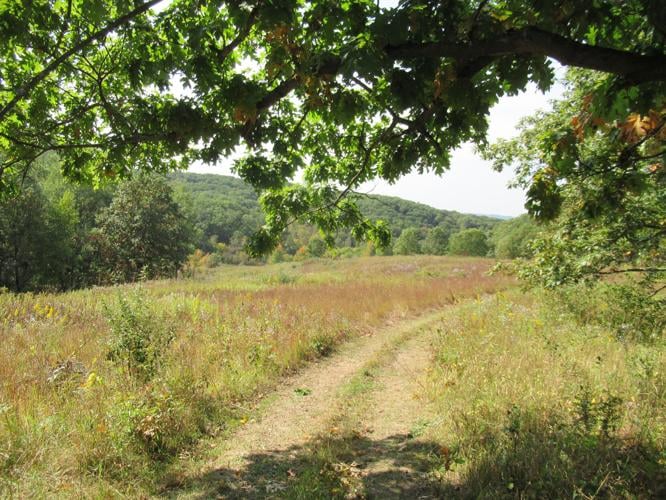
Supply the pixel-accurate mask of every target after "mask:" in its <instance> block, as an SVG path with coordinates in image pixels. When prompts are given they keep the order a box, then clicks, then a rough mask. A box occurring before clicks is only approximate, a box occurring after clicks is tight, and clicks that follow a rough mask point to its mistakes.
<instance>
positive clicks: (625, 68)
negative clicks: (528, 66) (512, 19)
mask: <svg viewBox="0 0 666 500" xmlns="http://www.w3.org/2000/svg"><path fill="white" fill-rule="evenodd" d="M384 51H385V52H386V54H387V55H388V56H389V57H391V58H392V59H395V60H407V59H415V58H443V57H449V58H453V59H456V60H458V61H473V60H476V59H479V58H482V57H483V58H487V57H491V58H494V57H501V56H508V55H527V56H530V55H531V56H546V57H552V58H553V59H556V60H557V61H559V62H560V63H562V64H564V65H566V66H577V67H581V68H587V69H593V70H597V71H602V72H605V73H612V74H615V75H619V76H622V77H625V78H626V79H627V80H628V81H630V82H631V83H642V82H648V81H664V80H666V55H655V56H647V55H643V54H638V53H635V52H627V51H624V50H617V49H612V48H607V47H599V46H595V45H588V44H585V43H581V42H578V41H575V40H571V39H568V38H565V37H563V36H561V35H558V34H556V33H550V32H548V31H544V30H542V29H540V28H536V27H528V28H525V29H522V30H515V31H509V32H507V33H505V34H503V35H501V36H499V37H497V38H495V39H492V40H484V41H479V42H471V43H451V42H431V43H405V44H401V45H387V46H386V47H384Z"/></svg>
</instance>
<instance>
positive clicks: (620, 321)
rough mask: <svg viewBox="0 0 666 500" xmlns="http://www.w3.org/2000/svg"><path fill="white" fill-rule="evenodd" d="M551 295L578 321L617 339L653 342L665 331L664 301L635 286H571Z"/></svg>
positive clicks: (612, 284)
mask: <svg viewBox="0 0 666 500" xmlns="http://www.w3.org/2000/svg"><path fill="white" fill-rule="evenodd" d="M553 293H555V294H556V295H557V299H558V302H560V303H562V304H563V305H564V307H565V308H566V309H567V310H568V311H569V312H570V313H572V314H573V315H574V316H575V317H576V319H577V320H578V321H579V322H581V323H593V324H598V325H601V326H605V327H607V328H609V329H612V330H613V331H614V332H615V334H616V335H617V337H618V338H620V339H627V340H635V341H639V342H648V343H649V342H654V341H656V340H658V339H660V338H662V337H663V333H664V330H665V329H666V313H665V312H664V311H666V304H664V300H663V299H658V298H656V297H653V296H652V292H651V290H649V289H646V288H645V287H642V286H640V285H639V284H637V283H622V284H617V283H601V284H596V285H589V284H588V285H571V286H568V287H564V288H562V289H560V290H558V291H557V292H553Z"/></svg>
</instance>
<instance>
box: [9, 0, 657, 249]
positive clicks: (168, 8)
mask: <svg viewBox="0 0 666 500" xmlns="http://www.w3.org/2000/svg"><path fill="white" fill-rule="evenodd" d="M158 3H159V1H158V0H147V1H146V2H144V3H138V2H128V1H126V0H97V1H94V2H89V1H82V0H76V1H72V2H64V1H54V2H23V1H19V0H5V1H3V2H2V3H1V4H0V41H1V42H2V43H0V47H1V48H0V67H2V74H1V75H0V150H2V151H3V158H2V160H0V172H2V174H1V175H0V191H1V192H2V193H5V194H6V193H9V192H11V191H13V190H15V189H16V187H17V186H18V185H19V183H20V179H21V178H22V177H23V174H24V173H25V171H26V169H29V168H30V166H31V165H32V164H33V162H34V161H35V159H36V158H38V157H39V156H41V155H42V154H44V152H45V151H51V150H57V151H58V153H59V154H60V155H61V158H62V161H63V170H64V172H65V173H66V175H67V176H68V177H69V178H70V179H73V180H77V181H89V182H92V183H96V184H101V183H102V182H103V181H104V180H105V179H108V178H123V177H128V176H130V175H131V173H132V171H133V170H134V169H135V168H138V169H140V170H144V171H154V172H165V171H167V170H174V169H176V168H179V167H180V168H182V167H185V166H187V165H189V164H191V162H193V161H196V160H200V161H204V162H207V163H215V162H216V161H218V160H219V159H220V158H223V157H229V156H230V155H231V154H232V153H233V152H238V153H239V158H238V159H237V161H236V165H235V170H236V172H238V174H239V175H241V176H242V177H243V178H244V179H245V180H247V181H248V182H249V183H250V184H251V185H252V186H254V187H255V188H256V189H258V190H260V191H261V193H262V196H261V199H262V205H263V208H264V209H265V211H266V215H267V217H266V221H265V224H264V226H263V227H262V229H261V230H260V231H259V232H258V233H257V235H256V237H255V238H252V239H251V240H250V243H251V248H253V249H254V252H255V253H256V252H260V251H268V250H271V249H273V248H275V247H276V246H277V245H278V244H279V243H280V238H281V236H282V232H283V230H284V229H285V228H287V227H288V226H289V224H290V222H289V221H291V220H292V219H294V218H299V219H301V220H302V221H303V222H305V223H308V224H313V225H317V226H319V228H320V229H321V230H322V231H324V232H325V233H326V234H327V235H330V236H333V235H334V234H335V233H336V232H337V231H338V230H340V229H341V228H343V227H348V228H351V229H352V230H353V231H354V237H355V238H357V239H358V238H359V237H361V236H363V237H365V238H369V239H372V240H373V241H374V242H375V243H377V244H380V243H381V244H385V243H387V240H388V238H387V233H386V231H385V228H384V227H383V226H382V225H381V224H377V221H376V220H371V219H370V218H368V217H365V216H364V215H363V213H362V212H360V211H359V210H357V207H356V206H355V205H354V203H350V202H347V201H345V200H343V199H341V198H339V196H340V193H339V191H338V186H344V187H345V191H344V192H345V193H349V192H352V191H353V190H354V189H356V188H357V187H359V186H360V185H362V184H363V183H364V182H367V181H369V180H372V179H374V178H381V179H384V180H387V181H389V182H395V181H396V180H398V179H399V178H401V177H402V176H404V175H406V174H408V173H409V172H426V171H432V172H435V173H442V172H444V171H445V170H446V169H448V168H449V164H450V153H451V151H453V150H454V149H455V148H456V147H458V146H460V145H461V144H463V143H465V142H474V143H476V144H479V145H483V143H484V142H485V140H486V132H487V128H488V123H487V119H486V118H487V115H488V113H489V111H490V108H491V107H492V106H493V105H494V104H495V103H496V102H497V100H498V99H499V98H501V97H502V96H505V95H515V94H517V93H518V92H520V91H522V90H524V89H525V88H526V86H527V85H528V83H530V82H532V83H534V84H536V86H537V87H538V88H539V89H541V90H546V89H548V88H549V87H550V86H551V85H552V83H553V80H554V71H553V67H552V64H551V62H550V60H549V57H552V58H555V59H557V60H559V61H560V62H561V63H562V64H565V65H571V66H582V67H585V68H588V69H594V70H598V71H600V72H603V74H602V76H601V77H600V78H599V81H598V83H597V84H596V85H595V86H594V87H593V88H591V89H590V94H591V96H592V99H591V102H593V106H594V110H595V111H596V112H598V113H596V114H598V115H599V116H601V117H603V119H605V120H606V121H612V120H615V119H618V118H620V119H624V118H626V116H621V115H622V114H624V115H626V113H627V110H630V111H635V112H640V113H645V112H647V110H649V109H650V108H652V109H654V110H655V111H657V112H660V111H659V110H661V109H662V107H663V96H664V86H663V82H664V80H665V79H666V77H665V76H664V73H663V67H665V66H666V64H665V63H666V56H665V55H664V32H663V28H662V26H663V20H664V17H665V14H664V9H665V8H664V6H663V3H662V2H657V1H653V0H650V1H648V0H628V1H624V2H616V1H614V0H599V1H596V2H593V3H592V4H590V2H587V1H584V0H571V1H567V2H527V1H524V0H522V1H521V0H501V1H495V2H471V1H468V0H452V1H448V2H425V1H418V2H417V1H410V2H399V3H398V4H397V5H395V6H392V7H383V6H382V3H380V2H373V1H369V0H350V1H345V2H331V1H329V0H309V1H296V0H281V1H279V2H217V3H213V4H202V3H201V2H200V1H199V0H181V1H178V2H170V3H168V4H162V5H161V7H163V8H162V9H161V10H160V11H159V12H153V11H150V8H151V7H154V6H156V5H157V4H158ZM63 20H66V22H63ZM248 68H250V69H248ZM176 83H177V84H181V85H182V86H183V87H185V88H187V89H188V92H185V93H183V92H176V91H175V89H176V88H177V85H175V84H176ZM63 89H66V91H63ZM604 133H605V132H604ZM565 143H566V141H564V142H563V143H562V144H565ZM553 144H554V143H553V142H552V141H551V145H553ZM543 151H544V153H545V154H546V155H551V152H552V151H553V150H552V149H551V150H548V149H543ZM553 155H554V157H555V159H556V160H557V159H558V158H559V159H561V158H564V157H565V156H566V153H563V152H562V151H561V150H558V148H555V153H553ZM128 159H131V163H128ZM549 163H550V162H549ZM558 163H559V162H558V161H555V162H554V163H553V164H552V165H550V166H551V167H552V168H555V169H558V168H560V167H559V166H558ZM299 169H302V171H303V174H304V175H303V179H304V181H303V185H302V186H301V187H299V188H295V187H294V186H293V185H290V184H289V181H290V180H292V179H293V176H294V174H295V172H297V171H298V170H299ZM595 175H598V173H597V174H595ZM600 177H601V178H603V177H604V176H603V175H602V176H600ZM560 178H561V177H560V175H559V173H558V174H555V175H550V173H548V172H545V171H544V172H541V173H539V175H535V176H534V177H533V182H531V183H530V188H529V189H528V193H529V196H530V202H529V206H530V209H531V211H532V212H534V213H538V214H543V215H548V216H552V215H555V214H556V213H558V211H559V205H560V201H561V196H560V190H559V187H560V186H561V184H560V183H558V179H560ZM624 181H628V183H627V184H626V185H623V186H621V187H622V190H623V191H626V190H627V189H630V188H629V184H631V183H632V182H633V181H632V180H629V179H624ZM624 181H623V182H624ZM590 199H592V200H599V199H600V198H599V197H598V196H594V195H591V197H590Z"/></svg>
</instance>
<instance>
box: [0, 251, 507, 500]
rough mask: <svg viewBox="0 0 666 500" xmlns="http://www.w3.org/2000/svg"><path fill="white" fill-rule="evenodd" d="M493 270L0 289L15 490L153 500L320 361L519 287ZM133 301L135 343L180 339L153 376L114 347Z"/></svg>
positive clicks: (2, 394) (345, 267)
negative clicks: (194, 455)
mask: <svg viewBox="0 0 666 500" xmlns="http://www.w3.org/2000/svg"><path fill="white" fill-rule="evenodd" d="M489 266H490V262H489V261H487V260H484V259H451V258H435V257H420V258H408V257H393V258H364V259H352V260H345V261H328V260H321V261H311V262H304V263H288V264H277V265H272V266H265V267H232V266H224V267H222V268H219V269H214V270H212V271H211V273H210V274H207V275H204V276H199V277H197V278H196V279H188V280H163V281H155V282H148V283H144V284H142V285H132V286H130V285H128V286H120V287H105V288H97V289H92V290H87V291H77V292H72V293H66V294H58V295H54V294H38V295H33V294H25V295H12V294H4V295H0V335H1V337H2V344H1V345H0V384H1V385H0V494H3V492H4V494H10V495H14V496H27V495H37V496H51V495H66V496H69V495H101V496H113V495H120V494H124V495H127V494H129V495H134V494H142V493H144V492H146V491H150V489H151V487H152V486H153V485H154V484H155V481H157V480H158V479H159V477H160V476H161V474H162V473H163V471H164V470H165V468H166V466H165V464H167V463H169V462H171V461H173V459H174V458H175V457H177V456H178V455H179V454H180V453H183V452H185V451H187V450H188V449H189V448H190V447H191V446H192V445H193V444H194V443H195V441H197V440H198V439H200V438H202V437H204V436H207V435H215V434H217V433H220V432H225V429H228V428H229V427H231V426H233V425H234V422H236V421H238V420H240V419H242V418H243V412H244V411H245V410H242V409H239V408H243V407H244V406H243V404H242V403H243V402H246V401H248V400H250V399H252V398H254V397H256V395H257V394H258V393H260V392H265V391H266V390H268V389H269V388H270V387H271V386H272V385H273V384H275V382H276V380H277V379H278V378H279V377H280V376H282V375H284V374H286V373H289V372H292V371H294V370H296V369H298V368H299V367H300V366H301V365H302V364H303V363H304V362H306V361H307V360H309V359H313V358H316V357H317V356H320V355H325V354H327V353H329V352H330V351H331V350H332V349H334V348H335V345H336V344H338V343H340V342H342V341H344V340H345V339H348V338H350V337H353V336H356V335H359V334H360V333H367V332H370V331H372V330H373V329H375V328H377V327H380V326H382V325H383V324H386V323H387V322H391V321H396V320H400V319H402V318H405V317H410V316H414V315H417V314H420V313H423V312H426V311H428V310H432V309H435V308H438V307H441V306H443V305H446V304H450V303H452V302H454V301H456V300H457V299H458V298H461V297H470V296H472V297H473V296H476V295H479V294H484V293H487V292H492V291H495V290H497V289H499V288H502V287H505V286H506V285H507V284H508V283H509V281H508V280H507V279H506V278H503V277H499V276H488V275H487V274H486V271H487V269H488V267H489ZM137 289H138V290H139V291H138V292H137ZM137 293H138V296H137V297H138V298H137V297H135V295H136V294H137ZM119 297H125V298H126V299H127V301H128V303H129V306H128V307H129V308H130V310H133V311H134V313H136V314H135V315H136V318H137V319H136V321H135V323H136V324H134V323H132V322H131V321H130V322H129V323H127V324H128V325H129V326H127V325H125V326H122V325H120V326H119V327H118V328H121V329H122V328H125V327H127V329H128V331H126V332H125V333H122V335H125V337H122V338H124V339H125V340H124V341H123V342H125V344H127V346H129V347H128V349H130V350H131V349H135V350H136V349H138V348H137V346H136V345H135V344H132V342H133V341H134V340H133V339H134V336H141V335H144V333H145V331H144V330H142V326H141V325H142V324H143V323H146V322H149V323H150V324H151V325H152V326H151V327H150V328H152V329H158V330H159V329H164V330H169V331H170V332H171V331H172V332H173V338H172V339H171V336H169V340H170V342H169V343H168V344H166V343H164V345H163V346H162V347H160V349H161V350H163V351H164V352H160V353H159V356H157V357H155V359H156V360H157V361H155V362H154V363H155V365H154V368H151V370H150V374H148V372H139V371H137V370H136V369H132V368H131V367H129V365H128V364H127V362H126V359H125V358H122V356H120V358H119V357H118V356H116V357H115V358H114V359H115V361H114V360H112V359H109V356H108V354H109V352H110V340H111V337H112V335H121V333H118V332H116V333H112V330H111V326H110V324H109V318H112V317H114V314H115V313H117V312H118V308H119V307H120V306H119V304H120V303H121V302H120V301H119ZM132 308H133V309H132ZM134 313H131V314H134ZM123 314H126V315H127V314H128V313H123ZM131 314H130V315H131ZM133 321H134V320H133ZM132 325H134V326H132ZM137 325H138V326H137ZM151 331H152V330H151ZM141 332H144V333H141ZM146 335H148V334H146ZM128 339H129V340H128ZM128 342H129V343H128ZM125 344H123V345H125ZM147 345H148V347H147V349H149V350H150V349H155V348H156V347H155V346H153V345H152V344H150V342H148V344H147ZM160 345H162V344H160ZM132 346H134V347H132ZM122 352H125V351H122ZM123 359H125V361H123ZM133 359H134V358H133ZM136 359H139V358H136ZM151 359H152V358H151ZM137 362H140V361H137ZM151 366H152V365H151ZM139 373H141V375H138V374H139Z"/></svg>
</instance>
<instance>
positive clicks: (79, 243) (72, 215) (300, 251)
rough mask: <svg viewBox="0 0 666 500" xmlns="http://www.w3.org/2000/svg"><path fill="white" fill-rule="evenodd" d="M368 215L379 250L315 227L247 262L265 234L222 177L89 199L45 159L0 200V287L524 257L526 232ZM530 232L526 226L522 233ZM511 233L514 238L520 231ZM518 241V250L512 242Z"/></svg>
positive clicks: (373, 207)
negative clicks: (211, 271)
mask: <svg viewBox="0 0 666 500" xmlns="http://www.w3.org/2000/svg"><path fill="white" fill-rule="evenodd" d="M357 198H358V199H357V202H358V205H359V207H360V209H361V212H362V214H363V215H364V216H366V217H368V218H369V219H370V220H372V221H377V220H381V221H385V222H386V224H387V225H388V227H389V228H390V230H391V232H392V234H393V240H392V242H391V244H390V245H388V247H386V248H381V249H379V248H375V247H374V245H373V244H372V243H367V242H365V241H361V240H358V239H356V238H354V237H352V234H351V232H350V231H338V233H337V234H336V235H335V237H334V238H333V239H331V240H329V241H325V240H324V238H323V237H322V235H321V234H320V233H319V231H318V230H317V229H316V228H315V227H314V226H312V225H306V224H301V223H295V224H292V225H291V226H290V227H289V229H288V230H287V231H286V232H285V234H284V236H283V238H282V242H281V244H280V246H279V247H278V248H277V249H276V250H275V251H274V252H273V253H272V254H271V255H268V256H266V257H263V258H254V259H251V258H250V257H249V256H248V254H247V253H246V243H247V241H248V238H249V237H250V236H251V235H252V234H254V233H256V231H257V230H258V229H259V228H260V227H261V225H262V224H263V220H264V219H263V214H262V212H261V209H260V207H259V202H258V197H257V193H256V191H255V190H254V189H253V188H252V187H251V186H250V185H249V184H246V183H245V182H244V181H242V180H240V179H238V178H235V177H230V176H221V175H202V174H194V173H175V174H172V175H170V176H169V177H168V178H167V179H166V180H165V179H164V178H163V177H160V176H158V175H143V174H137V175H136V176H134V177H133V178H131V179H127V180H123V181H121V182H108V183H106V184H103V185H101V186H99V187H98V189H92V188H91V187H90V186H84V185H76V184H72V183H70V182H69V181H67V180H65V179H64V178H63V177H62V175H61V173H60V163H59V160H58V157H57V156H55V155H50V156H48V157H46V158H45V159H44V160H43V161H42V162H40V164H39V165H38V166H37V167H36V168H35V169H34V170H33V171H32V173H31V174H30V175H29V176H26V178H25V181H24V183H23V186H22V187H21V189H20V190H19V191H18V192H17V193H15V194H14V195H12V196H9V197H7V198H5V199H4V200H2V201H0V208H1V209H2V212H1V213H0V236H1V238H0V287H5V288H8V289H10V290H13V291H29V290H45V289H50V290H68V289H73V288H82V287H87V286H91V285H99V284H108V283H121V282H127V281H136V280H138V279H144V278H151V277H152V278H155V277H161V276H175V275H176V274H177V273H178V272H179V271H183V272H185V273H186V274H190V275H191V274H194V273H196V272H197V271H198V270H200V269H202V268H208V267H212V266H215V265H217V264H220V263H228V264H241V263H255V264H258V263H262V262H265V261H267V260H268V261H272V262H278V261H283V260H291V259H302V258H308V257H323V256H325V255H326V256H330V257H338V256H350V255H375V254H382V255H390V254H393V253H395V254H401V255H411V254H430V255H443V254H446V253H452V254H457V255H476V256H485V255H493V252H494V246H495V244H496V243H497V244H498V245H499V247H498V248H500V253H499V256H501V257H502V258H512V257H519V256H520V257H522V256H525V255H526V254H527V253H528V252H529V248H528V247H526V246H525V241H526V240H527V238H528V237H531V236H532V235H533V233H534V232H535V230H536V229H535V226H534V223H533V222H531V220H529V219H526V218H524V219H521V221H522V222H520V223H512V222H511V221H508V222H507V221H500V220H499V219H494V218H491V217H483V216H477V215H468V214H460V213H457V212H451V211H446V210H438V209H435V208H432V207H429V206H427V205H423V204H420V203H414V202H411V201H406V200H401V199H399V198H391V197H385V196H361V195H358V196H357ZM525 225H527V228H526V227H525ZM516 229H518V230H516ZM516 237H517V238H518V240H516Z"/></svg>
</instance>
